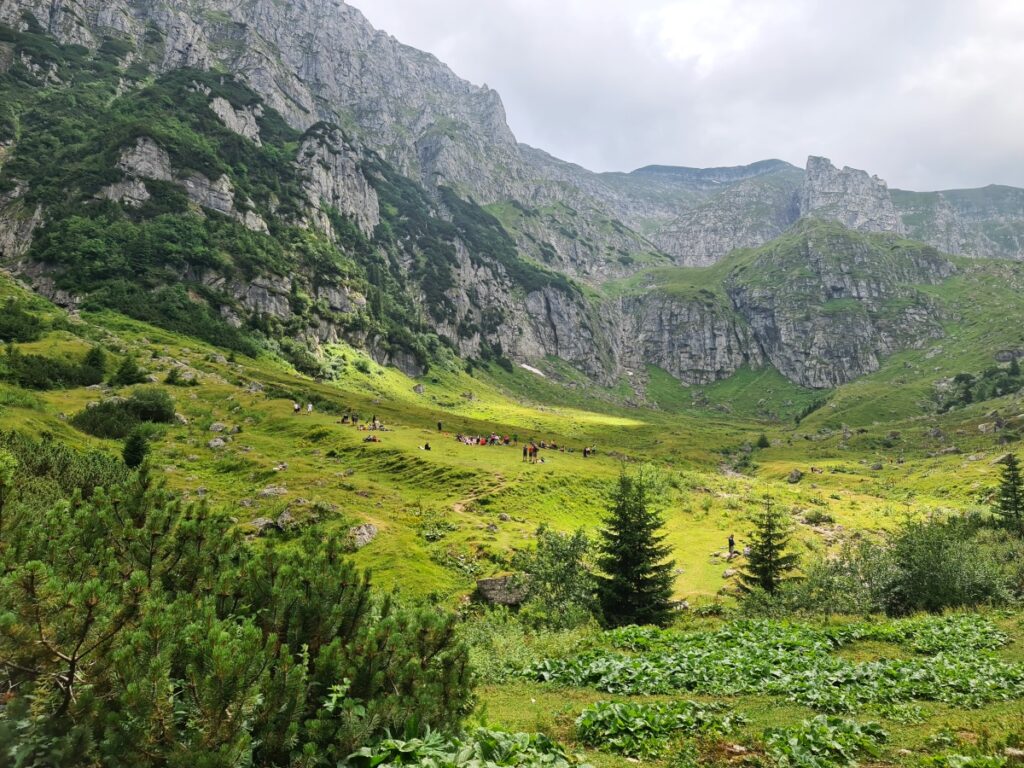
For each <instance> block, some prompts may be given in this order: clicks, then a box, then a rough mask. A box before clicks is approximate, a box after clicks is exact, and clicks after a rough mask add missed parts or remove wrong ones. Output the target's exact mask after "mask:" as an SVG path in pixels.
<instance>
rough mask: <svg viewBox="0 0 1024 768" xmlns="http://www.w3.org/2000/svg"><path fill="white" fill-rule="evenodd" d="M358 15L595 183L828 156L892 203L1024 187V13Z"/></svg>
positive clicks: (551, 4)
mask: <svg viewBox="0 0 1024 768" xmlns="http://www.w3.org/2000/svg"><path fill="white" fill-rule="evenodd" d="M350 2H351V4H352V5H354V6H356V7H357V8H359V9H360V10H361V11H362V12H363V13H364V14H365V15H366V16H367V18H368V19H369V20H370V21H371V23H373V24H374V26H376V27H378V28H379V29H383V30H385V31H387V32H389V33H391V34H392V35H394V36H395V37H396V38H398V39H399V40H401V41H402V42H404V43H407V44H408V45H411V46H413V47H416V48H420V49H422V50H426V51H429V52H430V53H433V54H434V55H436V56H437V57H438V58H440V59H441V60H442V61H444V62H445V63H446V64H448V65H449V66H451V68H452V69H453V70H454V71H455V72H456V73H457V74H458V75H460V76H461V77H463V78H465V79H467V80H470V81H472V82H474V83H477V84H484V83H486V84H487V85H488V86H490V87H492V88H494V89H495V90H497V91H498V92H499V93H500V94H501V97H502V100H503V101H504V104H505V109H506V112H507V115H508V122H509V125H510V126H511V128H512V130H513V131H514V132H515V134H516V136H517V138H518V139H519V140H520V141H522V142H524V143H526V144H530V145H533V146H536V147H539V148H541V149H544V150H545V151H548V152H550V153H552V154H553V155H555V156H557V157H560V158H562V159H564V160H569V161H571V162H575V163H579V164H580V165H582V166H584V167H586V168H590V169H591V170H595V171H629V170H633V169H634V168H638V167H641V166H645V165H654V164H657V165H688V166H697V167H709V166H719V165H743V164H747V163H751V162H755V161H757V160H764V159H768V158H779V159H782V160H786V161H788V162H791V163H793V164H794V165H798V166H801V167H802V166H803V165H804V162H805V160H806V157H807V155H824V156H826V157H829V158H830V159H831V160H832V161H833V162H834V163H835V164H836V165H837V166H840V167H842V166H844V165H848V166H851V167H855V168H863V169H865V170H867V171H868V172H870V173H873V174H877V175H879V176H880V177H882V178H884V179H886V181H888V183H889V185H890V186H891V187H898V188H904V189H921V190H925V189H948V188H955V187H977V186H984V185H986V184H990V183H991V184H1008V185H1013V186H1024V141H1022V140H1021V138H1020V126H1021V124H1022V123H1024V98H1022V97H1021V96H1020V95H1019V91H1020V79H1021V75H1022V74H1024V44H1021V42H1020V41H1021V40H1024V3H1014V2H1013V0H980V1H979V2H976V3H962V2H959V1H958V0H901V1H897V2H884V1H883V0H865V2H862V3H859V4H845V3H839V2H826V3H822V2H815V0H631V1H630V2H628V3H627V2H624V1H623V0H489V1H488V2H486V3H480V2H479V1H478V0H432V2H430V3H422V2H418V0H350ZM1015 94H1017V95H1015Z"/></svg>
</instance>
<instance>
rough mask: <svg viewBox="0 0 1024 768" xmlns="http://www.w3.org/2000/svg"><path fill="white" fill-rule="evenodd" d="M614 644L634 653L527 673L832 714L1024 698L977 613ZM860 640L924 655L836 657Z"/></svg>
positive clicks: (583, 657)
mask: <svg viewBox="0 0 1024 768" xmlns="http://www.w3.org/2000/svg"><path fill="white" fill-rule="evenodd" d="M947 630H948V634H947ZM609 639H610V640H611V642H612V643H614V644H618V645H619V646H620V647H623V648H628V649H630V650H631V651H632V652H631V653H628V654H627V653H622V652H620V651H615V650H607V649H598V650H591V651H588V652H585V653H580V654H576V655H573V656H571V657H568V658H553V659H547V660H545V661H542V662H540V663H538V664H535V665H533V666H532V667H530V668H529V670H528V674H529V675H531V676H532V677H534V678H535V679H537V680H540V681H547V682H553V683H556V684H559V685H567V686H574V687H590V688H596V689H597V690H600V691H605V692H608V693H614V694H621V695H644V694H670V693H675V692H678V691H691V692H697V693H702V694H712V695H736V694H768V695H774V696H780V697H784V698H786V699H788V700H789V701H792V702H794V703H797V704H802V705H804V706H808V707H812V708H814V709H817V710H819V711H822V712H830V713H838V712H851V711H855V710H857V709H859V708H861V707H863V706H866V705H895V704H902V703H906V702H911V701H941V702H944V703H948V704H954V705H957V706H963V707H976V706H981V705H983V704H985V703H988V702H992V701H1000V700H1007V699H1016V698H1021V697H1024V666H1022V665H1019V664H1011V663H1007V662H1004V661H1001V660H999V659H997V658H995V657H994V656H993V655H992V654H991V653H989V652H988V651H990V650H991V649H993V648H996V647H999V646H1000V645H1002V644H1003V643H1004V642H1005V641H1006V638H1005V636H1003V635H1002V634H1001V633H1000V632H998V630H996V629H995V628H994V627H993V626H992V625H991V624H990V623H989V622H987V621H986V620H985V619H982V618H979V617H972V616H963V617H953V618H949V619H945V618H935V619H922V620H915V621H910V622H905V623H900V624H897V625H896V628H895V629H887V628H877V627H874V626H871V625H853V626H847V627H842V628H840V629H838V630H822V629H816V628H813V627H810V626H806V625H800V624H789V623H779V622H770V621H735V622H732V623H730V624H727V625H725V626H724V627H722V628H720V629H718V630H717V631H714V632H698V633H682V632H678V631H666V632H659V631H657V630H651V629H647V628H643V629H632V628H630V629H625V630H619V631H618V632H616V633H611V634H610V636H609ZM858 639H879V640H889V641H898V642H902V643H909V644H911V645H912V646H913V647H914V648H915V650H917V651H918V652H919V654H920V657H919V658H913V659H883V660H879V661H870V662H863V663H856V662H853V661H850V660H848V659H845V658H842V657H839V656H836V655H835V654H833V651H834V650H835V649H836V648H837V647H839V646H841V645H843V644H845V643H849V642H852V641H854V640H858Z"/></svg>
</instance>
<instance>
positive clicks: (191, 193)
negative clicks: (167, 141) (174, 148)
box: [99, 136, 268, 232]
mask: <svg viewBox="0 0 1024 768" xmlns="http://www.w3.org/2000/svg"><path fill="white" fill-rule="evenodd" d="M117 168H118V170H120V171H121V172H122V173H123V174H124V176H125V178H124V180H123V181H119V182H115V183H114V184H110V185H108V186H106V187H104V188H103V189H102V190H101V191H100V193H99V194H100V197H104V198H106V199H108V200H114V201H117V202H123V203H125V204H126V205H129V206H139V205H142V204H143V203H144V202H146V201H147V200H148V199H149V197H150V194H149V190H147V189H146V184H145V180H146V179H154V180H156V181H168V182H173V183H175V184H178V185H180V186H181V187H182V188H183V189H184V190H185V194H187V195H188V198H189V200H191V201H192V202H194V203H195V204H196V205H199V206H201V207H202V208H206V209H207V210H210V211H216V212H217V213H222V214H224V215H225V216H231V217H233V218H235V219H237V220H238V221H240V222H242V223H243V224H244V225H245V226H246V227H248V228H249V229H251V230H253V231H254V232H267V231H268V228H267V223H266V222H265V221H264V220H263V218H262V217H261V216H259V214H257V213H255V212H254V211H252V210H244V211H240V210H237V209H236V208H235V189H234V185H233V184H232V183H231V179H229V178H228V177H227V176H226V175H224V176H220V177H218V178H217V179H214V180H213V181H211V180H210V179H208V178H207V177H206V176H204V175H203V174H201V173H191V174H189V175H187V176H184V177H179V176H178V175H177V174H176V173H175V172H174V169H173V168H172V166H171V158H170V155H168V154H167V151H166V150H164V149H163V148H162V147H160V146H159V145H158V144H157V143H156V142H155V141H153V139H151V138H149V137H147V136H142V137H140V138H138V139H136V142H135V144H134V146H132V147H129V148H127V149H125V150H124V151H123V152H122V153H121V157H120V159H119V160H118V162H117Z"/></svg>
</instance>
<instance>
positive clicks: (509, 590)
mask: <svg viewBox="0 0 1024 768" xmlns="http://www.w3.org/2000/svg"><path fill="white" fill-rule="evenodd" d="M526 594H527V590H526V584H525V583H524V581H523V579H522V577H519V576H497V577H495V578H492V579H478V580H477V582H476V596H477V597H478V598H479V599H480V600H482V601H483V602H485V603H488V604H490V605H508V606H515V605H520V604H522V602H523V601H524V600H526Z"/></svg>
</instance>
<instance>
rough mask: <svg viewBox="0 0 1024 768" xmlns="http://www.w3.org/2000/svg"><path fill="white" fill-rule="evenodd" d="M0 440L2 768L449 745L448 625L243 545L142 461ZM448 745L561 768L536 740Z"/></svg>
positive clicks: (343, 569) (300, 557) (218, 761)
mask: <svg viewBox="0 0 1024 768" xmlns="http://www.w3.org/2000/svg"><path fill="white" fill-rule="evenodd" d="M14 445H15V447H16V449H17V450H16V456H15V458H16V459H17V461H18V463H19V466H18V468H17V474H18V479H17V482H18V487H19V492H18V494H17V497H18V503H17V505H16V506H15V507H14V508H12V507H10V505H7V509H5V514H4V515H3V516H0V527H2V531H0V541H2V542H3V545H4V546H3V547H2V548H0V562H2V568H0V605H3V612H4V615H3V621H0V658H3V659H4V663H5V673H4V674H5V684H8V685H9V689H8V691H7V692H6V695H5V700H4V704H5V706H4V709H3V712H2V714H0V744H3V745H4V758H5V759H6V761H7V763H10V764H13V765H112V766H114V765H116V766H138V767H139V768H147V767H149V766H153V767H155V766H166V765H179V764H184V763H183V762H182V760H184V761H185V762H187V763H188V764H190V765H199V766H221V765H303V766H307V768H333V767H334V766H336V765H338V764H342V763H344V762H345V761H346V760H347V759H348V758H349V756H350V755H352V754H353V753H354V752H356V751H357V750H360V749H361V748H363V747H364V746H365V745H367V744H375V743H378V742H381V741H382V740H384V739H385V738H386V737H387V734H388V733H408V734H409V736H410V738H414V737H421V738H423V739H429V738H432V737H430V735H429V734H431V733H433V732H435V731H436V730H441V729H443V730H445V731H447V732H454V731H456V730H457V729H458V727H459V724H460V721H461V719H462V718H463V717H464V716H465V715H466V714H467V713H468V712H469V711H470V709H471V706H472V699H471V695H470V690H469V671H468V665H467V655H466V650H465V648H464V646H463V645H462V644H461V643H460V642H459V640H458V638H457V636H456V634H455V625H454V620H453V618H452V617H451V616H448V615H444V614H442V613H440V612H439V611H437V610H436V609H431V610H426V609H418V608H414V607H408V606H404V605H401V604H399V603H398V602H397V601H396V599H394V598H390V597H381V596H379V595H377V594H376V593H374V592H373V591H372V589H371V586H370V582H369V579H368V578H367V577H366V576H365V575H364V574H363V573H361V572H359V571H358V570H357V569H356V568H355V567H354V566H353V565H352V564H351V563H350V562H349V561H347V560H346V559H344V557H343V556H342V555H341V554H340V552H339V548H338V547H337V546H336V544H335V543H332V541H331V538H330V537H324V536H322V535H321V534H320V533H314V534H312V535H310V536H306V537H303V538H302V539H301V540H299V541H297V542H295V546H294V547H292V548H289V551H288V552H284V551H259V550H255V549H253V548H250V547H248V546H246V544H245V543H244V541H243V540H242V539H241V537H240V534H239V533H238V532H237V530H236V528H235V526H234V525H233V524H232V522H231V520H229V519H228V518H227V517H226V516H222V515H216V514H213V513H211V512H210V511H209V510H208V509H206V508H205V507H203V506H190V505H185V504H182V503H181V501H180V500H179V499H177V498H176V497H174V496H173V495H172V494H170V493H168V492H167V491H166V490H164V489H163V488H161V487H159V486H157V485H155V484H154V482H153V481H152V478H151V477H150V475H149V473H148V472H147V471H146V470H145V468H143V470H142V471H141V472H139V473H138V474H136V475H134V476H132V477H126V476H127V470H126V469H125V467H124V466H123V464H121V463H120V462H115V463H116V464H117V468H116V469H114V468H113V467H110V466H109V465H110V463H111V462H110V459H106V460H105V461H106V463H103V464H102V471H99V472H93V473H92V474H91V475H90V467H91V466H92V465H91V462H90V461H80V460H79V459H77V458H75V457H73V456H71V455H70V454H69V453H67V452H66V451H64V452H61V451H36V453H37V454H39V455H38V456H33V455H32V451H31V450H30V448H31V446H29V445H28V444H27V443H23V442H19V439H14ZM22 448H26V450H22ZM40 461H43V462H45V466H44V465H42V464H40ZM118 477H120V478H123V479H121V480H119V481H118V480H116V478H118ZM76 479H82V480H86V481H87V482H88V483H92V484H95V483H96V482H102V483H104V484H105V485H106V490H105V491H104V492H102V493H100V492H98V491H97V492H91V491H90V490H89V486H88V485H86V486H85V487H84V488H83V489H82V490H81V491H80V490H79V489H78V487H77V486H76V483H75V480H76ZM50 488H52V489H54V490H56V491H58V493H57V494H52V493H50V492H49V490H48V489H50ZM12 514H13V515H16V517H15V518H13V519H11V515H12ZM39 636H42V637H45V638H46V640H47V642H45V643H40V642H36V640H35V639H34V638H37V637H39ZM155 692H158V693H155ZM455 747H456V748H455V749H454V750H453V755H455V756H458V755H462V754H463V751H464V750H465V749H469V750H471V751H472V753H473V754H474V755H475V756H476V759H477V760H493V761H496V762H501V761H502V759H503V758H502V755H506V754H515V753H517V752H520V753H522V755H523V756H524V759H526V760H530V759H532V756H534V755H537V756H541V755H543V756H545V757H544V759H547V757H546V756H548V755H550V756H552V759H551V761H550V764H552V765H560V764H568V763H567V760H568V759H567V758H564V757H559V758H558V759H559V760H561V761H562V762H558V760H556V759H554V758H555V757H557V756H558V754H559V750H558V749H557V747H555V746H554V745H553V744H551V743H550V742H548V741H547V740H546V739H545V738H544V737H539V736H538V737H524V738H523V740H520V737H518V736H506V735H504V734H481V735H480V736H479V737H472V740H467V741H465V742H462V741H460V742H459V743H458V744H457V745H455ZM376 749H377V750H379V752H378V754H388V757H387V759H388V760H389V761H391V762H395V761H396V760H399V761H400V760H402V759H403V758H402V757H401V755H402V754H408V753H409V751H410V750H407V749H403V748H399V749H397V750H395V751H396V754H397V755H398V756H397V757H396V756H392V755H390V754H389V753H388V752H387V751H388V750H389V746H388V742H387V741H384V742H383V743H382V744H381V746H380V747H377V748H376ZM453 759H454V758H453ZM459 759H461V758H459ZM359 760H360V763H359V764H364V763H363V762H362V760H363V758H362V757H360V758H359ZM379 762H380V761H378V760H374V759H372V756H371V757H367V761H366V763H365V764H368V765H377V764H378V763H379ZM459 764H460V765H461V764H463V763H459Z"/></svg>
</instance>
